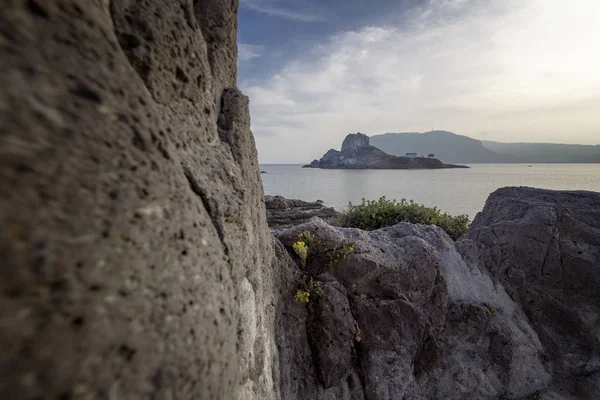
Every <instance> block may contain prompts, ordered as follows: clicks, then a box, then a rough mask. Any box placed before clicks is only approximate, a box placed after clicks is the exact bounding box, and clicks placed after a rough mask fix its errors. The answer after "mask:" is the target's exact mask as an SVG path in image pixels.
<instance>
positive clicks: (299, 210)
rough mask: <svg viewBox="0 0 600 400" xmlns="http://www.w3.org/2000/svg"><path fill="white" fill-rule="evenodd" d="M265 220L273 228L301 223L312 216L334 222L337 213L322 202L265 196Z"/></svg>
mask: <svg viewBox="0 0 600 400" xmlns="http://www.w3.org/2000/svg"><path fill="white" fill-rule="evenodd" d="M265 206H266V209H267V222H268V224H269V226H270V227H271V228H273V229H279V228H285V227H290V226H293V225H299V224H302V223H304V222H306V221H308V220H309V219H311V218H312V217H319V218H322V219H324V220H327V221H329V222H335V220H336V219H337V217H338V215H339V213H338V212H337V211H336V210H335V209H333V208H332V207H325V206H324V205H323V202H322V201H320V200H317V201H316V202H309V201H303V200H297V199H286V198H285V197H282V196H265Z"/></svg>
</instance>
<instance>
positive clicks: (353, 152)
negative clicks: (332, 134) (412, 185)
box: [303, 132, 469, 169]
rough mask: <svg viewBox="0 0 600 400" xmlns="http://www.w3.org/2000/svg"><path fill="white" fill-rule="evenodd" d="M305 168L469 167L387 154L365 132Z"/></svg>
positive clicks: (353, 135) (346, 140) (430, 159)
mask: <svg viewBox="0 0 600 400" xmlns="http://www.w3.org/2000/svg"><path fill="white" fill-rule="evenodd" d="M303 168H325V169H445V168H469V167H467V166H464V165H453V164H444V163H442V162H441V161H440V160H438V159H437V158H426V157H398V156H393V155H390V154H387V153H386V152H384V151H382V150H380V149H378V148H377V147H375V146H372V145H370V144H369V137H368V136H367V135H365V134H364V133H360V132H358V133H351V134H349V135H348V136H346V138H345V139H344V142H343V143H342V150H341V151H337V150H334V149H331V150H329V151H328V152H327V153H325V155H324V156H323V157H322V158H321V159H320V160H313V162H311V163H310V164H307V165H304V166H303Z"/></svg>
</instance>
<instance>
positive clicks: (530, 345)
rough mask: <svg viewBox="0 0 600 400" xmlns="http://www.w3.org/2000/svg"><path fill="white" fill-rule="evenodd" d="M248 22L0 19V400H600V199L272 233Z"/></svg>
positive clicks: (559, 197) (66, 15)
mask: <svg viewBox="0 0 600 400" xmlns="http://www.w3.org/2000/svg"><path fill="white" fill-rule="evenodd" d="M237 7H238V2H237V0H236V1H232V2H222V1H217V0H205V1H194V2H191V1H184V0H178V1H169V2H165V1H158V0H145V1H137V2H136V1H129V0H112V1H110V2H108V1H93V2H87V3H86V6H85V7H82V5H81V1H79V0H61V1H56V2H53V1H41V0H30V1H26V2H25V1H11V2H8V3H7V4H5V5H4V7H3V10H2V14H1V15H0V27H1V29H0V30H1V31H2V40H0V58H1V59H2V61H3V62H2V63H0V72H1V73H0V105H1V106H0V109H1V110H0V111H1V112H2V114H3V117H2V118H0V149H1V150H2V157H0V259H1V260H2V268H0V354H1V356H0V375H1V376H2V379H0V398H2V399H11V400H21V399H23V400H26V399H227V400H230V399H231V400H269V399H272V400H280V399H281V400H306V399H323V400H334V399H342V400H391V399H406V400H408V399H411V400H412V399H415V400H426V399H432V400H433V399H449V400H453V399H456V400H459V399H461V400H462V399H478V400H481V399H489V400H492V399H493V400H499V399H511V400H513V399H514V400H517V399H520V400H523V399H539V400H575V399H584V400H585V399H589V400H592V399H597V398H598V393H600V389H599V388H600V194H599V193H591V192H554V191H547V190H538V189H531V188H505V189H500V190H498V191H496V192H495V193H494V194H492V195H491V196H490V198H489V199H488V201H487V203H486V206H485V208H484V210H483V211H482V212H481V213H480V214H479V215H478V216H477V217H476V218H475V220H474V222H473V224H472V226H471V227H470V229H469V230H468V232H467V233H466V234H465V235H464V236H463V237H461V238H460V239H459V240H458V241H456V242H454V241H452V240H451V239H450V238H449V237H448V236H447V235H446V234H445V233H444V232H443V231H442V230H441V229H440V228H437V227H434V226H423V225H411V224H406V223H401V224H398V225H396V226H391V227H387V228H383V229H379V230H376V231H372V232H366V231H361V230H358V229H353V228H338V227H334V226H332V225H330V224H327V223H326V222H325V221H323V220H322V219H320V218H312V219H310V220H308V221H307V222H305V223H303V224H301V225H298V226H293V227H291V228H289V229H283V230H278V231H276V232H274V233H273V232H272V231H271V230H270V229H269V227H268V224H267V209H266V207H265V197H264V194H263V187H262V184H261V179H260V170H259V168H258V157H257V150H256V146H255V143H254V138H253V135H252V133H251V131H250V118H249V110H248V99H247V98H246V97H245V96H244V95H243V94H242V93H241V92H240V91H239V90H238V89H237V88H236V58H237V44H236V40H237V32H236V27H237ZM7 107H8V108H7ZM358 139H359V140H358V141H357V143H355V142H353V141H352V140H350V141H349V142H348V143H346V144H347V146H343V147H344V149H348V151H349V152H350V153H353V152H354V153H355V152H358V153H359V154H362V153H361V152H362V151H363V150H364V151H366V152H367V153H368V154H375V156H374V158H369V157H370V156H367V155H365V157H364V158H361V157H358V156H357V157H358V158H352V157H350V158H346V156H345V155H343V157H342V165H348V166H352V167H360V165H363V166H368V165H378V164H377V162H379V161H381V160H382V157H383V156H381V155H380V153H379V151H375V150H373V149H371V148H370V147H368V146H366V145H365V144H364V143H365V140H364V138H361V137H358ZM353 143H354V144H353ZM344 149H343V150H344ZM354 153H353V154H354ZM333 156H335V157H333ZM333 156H332V158H336V157H338V156H339V155H336V154H333ZM351 160H356V161H351ZM361 160H362V161H361ZM373 160H375V161H373ZM378 160H379V161H378ZM383 160H384V161H385V160H388V161H385V162H389V163H390V165H392V164H393V165H395V164H394V163H398V165H401V164H402V163H407V164H406V165H411V164H408V163H412V162H417V161H406V160H400V161H391V159H387V158H383ZM363 162H364V163H363ZM371 162H373V163H375V164H372V163H371ZM430 162H432V163H435V162H436V160H432V161H430ZM361 163H363V164H361ZM379 165H382V164H379ZM437 165H439V164H437ZM268 201H269V202H270V204H271V206H270V212H271V216H273V215H274V212H275V210H278V211H283V214H285V212H286V210H287V209H288V206H290V204H289V203H288V201H287V200H284V199H278V198H272V199H270V200H268ZM295 204H300V208H303V209H304V210H305V211H306V212H305V214H308V215H310V214H311V213H313V212H314V210H317V211H316V213H317V215H318V214H319V213H322V212H326V213H329V212H330V211H324V210H323V209H322V208H318V207H317V206H315V205H314V204H313V205H311V203H307V204H308V205H307V204H304V203H298V201H296V200H293V201H292V203H291V206H294V205H295ZM290 208H291V207H290ZM278 218H280V220H283V217H278ZM288 219H289V220H290V221H292V220H294V221H295V220H298V219H296V218H295V217H288ZM305 232H309V233H310V234H305ZM300 234H303V236H302V238H303V245H301V244H298V243H297V242H298V241H301V240H300V237H299V235H300ZM294 244H295V246H296V247H294ZM303 246H308V250H307V248H306V247H303ZM297 249H299V250H297ZM299 254H304V256H305V260H303V259H301V258H300V256H299ZM304 261H305V262H304ZM298 291H300V295H298ZM308 292H310V293H311V295H310V296H308V295H307V294H306V293H308ZM307 299H308V302H307V301H306V300H307Z"/></svg>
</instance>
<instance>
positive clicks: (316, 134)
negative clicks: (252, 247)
mask: <svg viewBox="0 0 600 400" xmlns="http://www.w3.org/2000/svg"><path fill="white" fill-rule="evenodd" d="M238 86H239V87H240V88H241V89H242V91H243V92H244V93H245V94H246V95H248V96H249V97H250V115H251V120H252V131H253V133H254V136H255V139H256V143H257V147H258V152H259V161H260V162H261V163H308V162H310V161H312V160H313V159H315V158H320V157H321V156H322V155H323V154H324V153H325V152H326V151H327V150H328V149H330V148H336V149H339V148H340V146H341V142H342V140H343V139H344V137H345V136H346V135H347V134H348V133H353V132H363V133H366V134H367V135H370V136H372V135H376V134H382V133H387V132H424V131H429V130H432V129H435V130H447V131H451V132H455V133H458V134H463V135H467V136H470V137H473V138H476V139H481V140H496V141H503V142H555V143H580V144H600V0H569V1H566V0H369V1H365V0H240V10H239V28H238ZM384 150H385V149H384Z"/></svg>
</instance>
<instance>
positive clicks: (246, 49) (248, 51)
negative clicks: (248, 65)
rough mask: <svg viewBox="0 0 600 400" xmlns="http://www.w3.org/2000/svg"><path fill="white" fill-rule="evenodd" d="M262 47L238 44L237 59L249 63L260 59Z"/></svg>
mask: <svg viewBox="0 0 600 400" xmlns="http://www.w3.org/2000/svg"><path fill="white" fill-rule="evenodd" d="M263 50H264V47H263V46H259V45H254V44H245V43H238V59H239V60H240V61H249V60H252V59H253V58H258V57H260V55H261V53H262V52H263Z"/></svg>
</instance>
